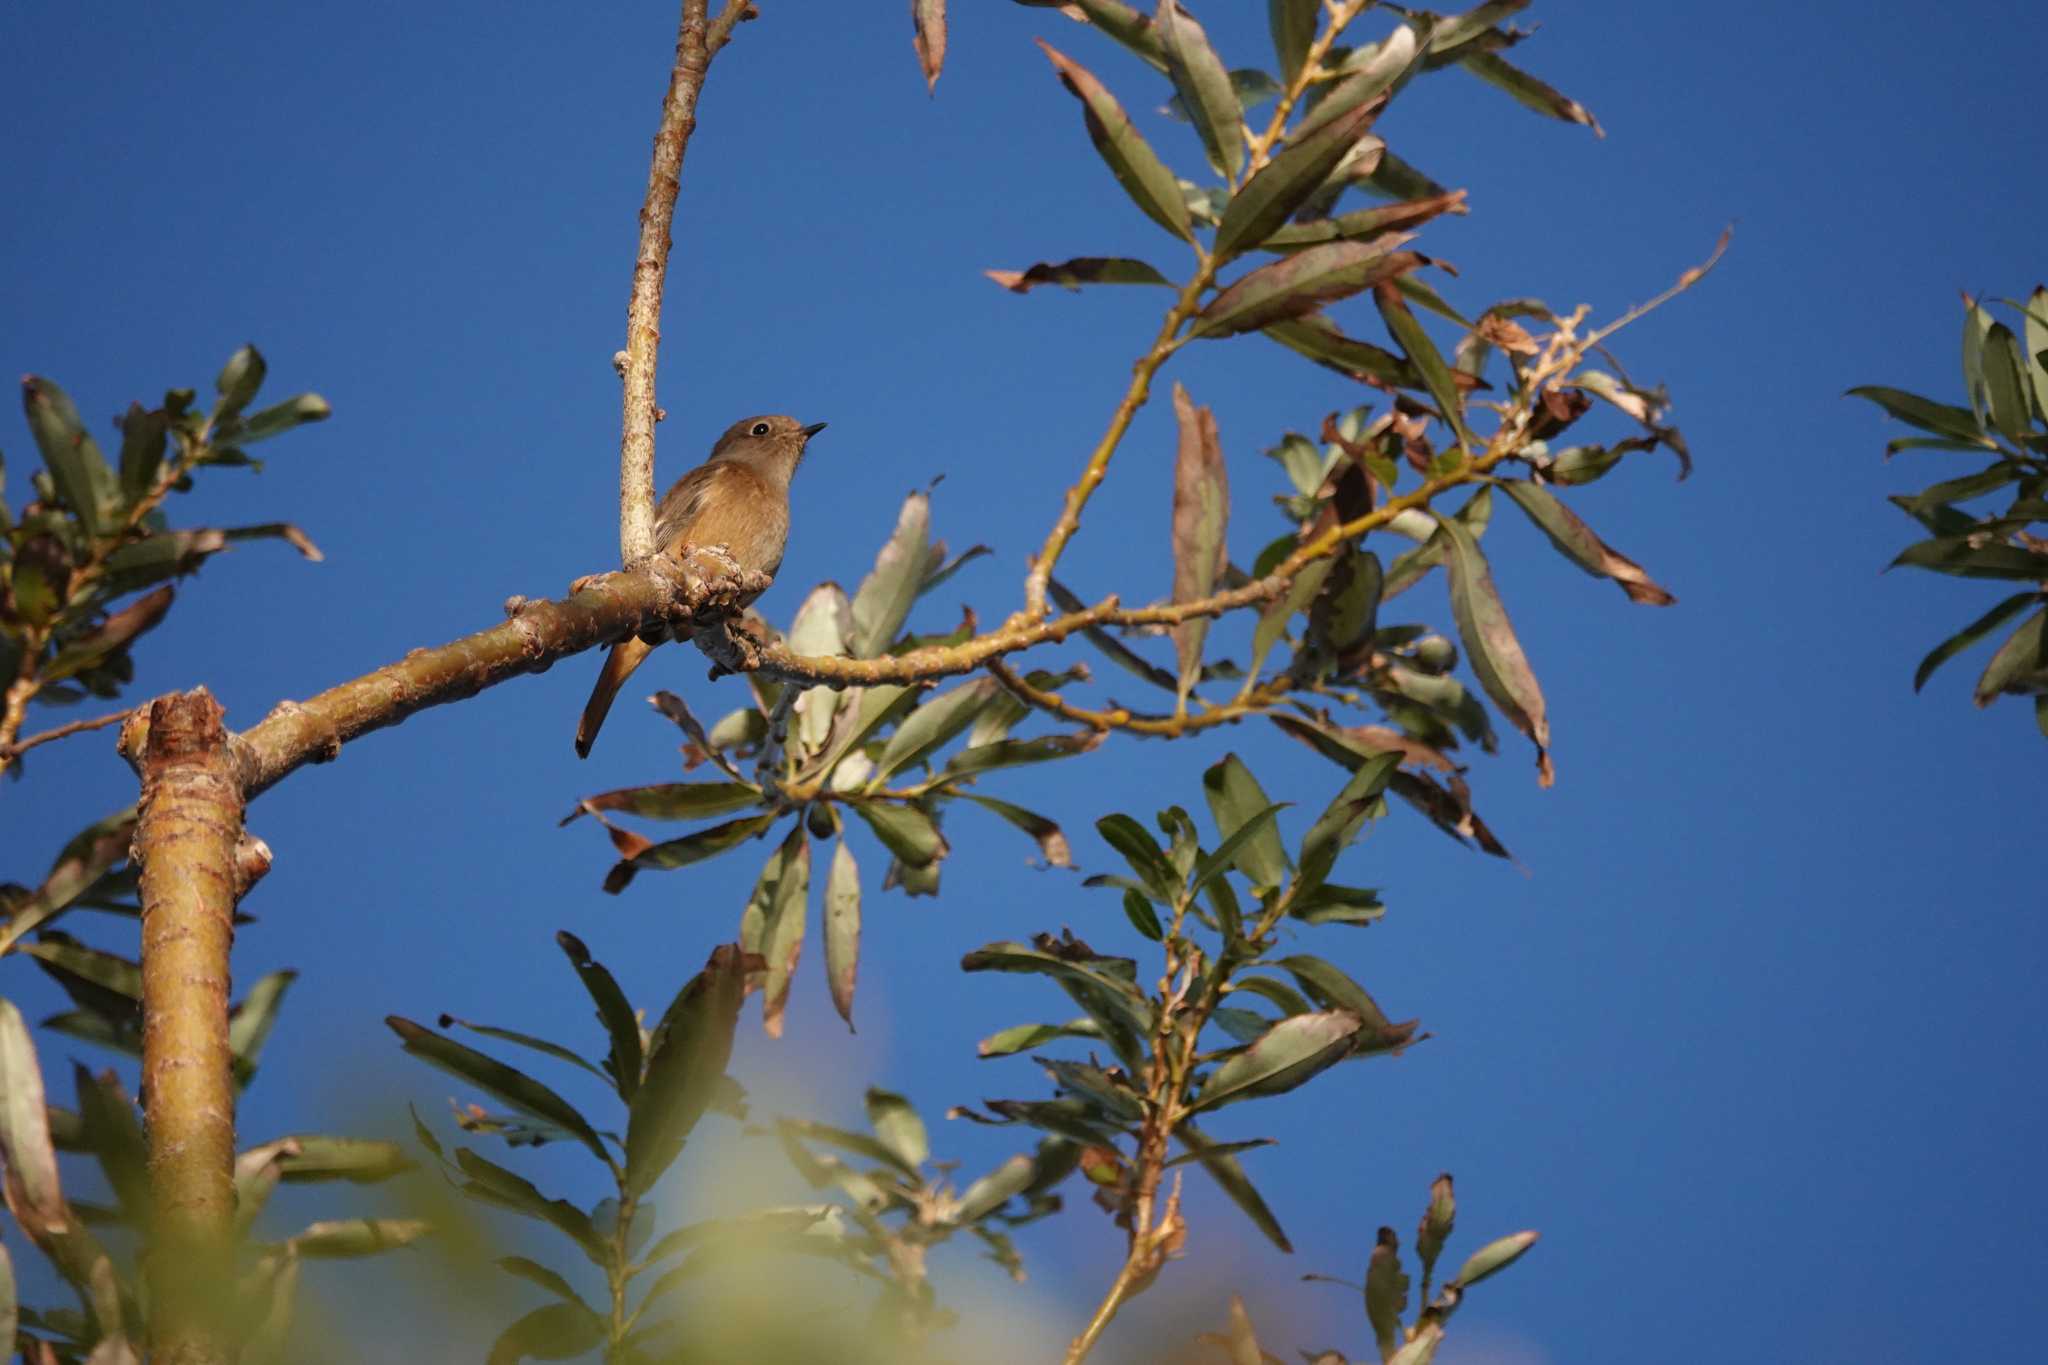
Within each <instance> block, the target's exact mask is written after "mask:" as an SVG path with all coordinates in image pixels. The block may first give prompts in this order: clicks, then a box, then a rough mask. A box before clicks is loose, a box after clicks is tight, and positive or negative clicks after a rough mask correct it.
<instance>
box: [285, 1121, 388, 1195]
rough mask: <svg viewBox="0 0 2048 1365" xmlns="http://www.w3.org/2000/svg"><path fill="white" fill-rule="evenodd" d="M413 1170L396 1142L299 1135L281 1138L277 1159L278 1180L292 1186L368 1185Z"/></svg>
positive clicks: (314, 1134)
mask: <svg viewBox="0 0 2048 1365" xmlns="http://www.w3.org/2000/svg"><path fill="white" fill-rule="evenodd" d="M412 1168H413V1162H412V1159H411V1158H410V1157H408V1156H406V1154H405V1150H404V1149H403V1148H402V1147H400V1146H399V1145H398V1144H397V1143H395V1142H384V1141H380V1140H378V1139H375V1138H354V1137H329V1136H325V1135H323V1134H319V1133H298V1134H294V1135H293V1136H291V1137H289V1138H286V1139H284V1146H283V1148H282V1150H281V1151H280V1152H279V1153H278V1156H277V1169H278V1174H279V1177H280V1178H281V1179H282V1180H284V1181H285V1183H287V1184H291V1185H317V1184H323V1183H325V1182H327V1181H331V1180H345V1181H347V1182H348V1183H349V1184H351V1185H371V1184H375V1183H376V1182H377V1181H380V1180H388V1179H390V1178H391V1177H392V1176H394V1175H402V1174H404V1173H405V1172H406V1171H409V1170H411V1169H412Z"/></svg>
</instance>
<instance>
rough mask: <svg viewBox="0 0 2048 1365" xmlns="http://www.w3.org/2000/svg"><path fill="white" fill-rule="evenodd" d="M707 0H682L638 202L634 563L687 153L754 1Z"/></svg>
mask: <svg viewBox="0 0 2048 1365" xmlns="http://www.w3.org/2000/svg"><path fill="white" fill-rule="evenodd" d="M708 11H709V0H683V17H682V23H681V25H680V26H679V28H678V30H677V33H676V60H675V66H674V67H673V68H672V69H671V71H670V73H669V81H668V94H667V96H666V97H664V98H663V100H662V104H661V124H660V126H659V127H658V128H657V129H656V130H655V134H654V156H653V159H652V161H651V163H650V164H649V166H648V169H647V198H646V200H645V202H644V203H642V205H641V207H640V246H639V250H638V252H637V253H636V254H635V256H634V258H633V290H632V294H631V296H630V297H629V298H628V300H627V303H626V349H625V350H623V351H621V352H619V355H618V357H617V359H616V360H615V362H614V363H616V364H617V365H618V368H619V378H620V380H621V381H622V383H621V387H622V389H623V395H622V409H623V411H622V414H621V417H620V435H619V557H620V562H621V563H623V564H625V565H627V566H628V567H631V566H632V565H635V564H639V563H640V562H641V561H643V560H645V559H646V558H647V557H648V556H649V555H651V554H653V553H654V548H655V547H654V424H655V423H656V422H658V421H660V420H661V410H660V408H658V407H657V406H656V404H655V401H654V371H655V361H656V358H657V357H658V355H659V353H660V351H661V294H662V287H663V285H664V283H665V282H666V280H667V277H668V256H669V249H670V247H671V246H672V245H673V238H672V236H671V230H672V229H673V227H674V225H675V218H676V193H677V191H678V190H680V189H681V188H682V174H683V153H684V151H685V150H687V149H688V147H689V145H690V135H691V134H692V133H694V132H695V131H696V130H697V95H698V93H699V92H700V91H701V90H702V89H703V88H704V76H705V73H706V72H707V71H708V70H709V69H710V67H711V58H712V56H713V55H714V54H716V53H717V51H718V50H719V49H720V48H722V47H724V46H725V44H726V43H727V41H729V40H730V39H731V37H732V30H733V27H734V26H735V25H736V24H738V23H739V22H740V21H741V20H742V19H751V18H753V17H754V14H755V10H754V7H753V5H752V4H751V3H750V0H726V5H725V7H724V8H723V9H721V10H720V11H719V14H718V18H717V19H715V20H711V19H707V18H706V15H707V13H708Z"/></svg>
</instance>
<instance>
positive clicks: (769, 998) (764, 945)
mask: <svg viewBox="0 0 2048 1365" xmlns="http://www.w3.org/2000/svg"><path fill="white" fill-rule="evenodd" d="M810 891H811V845H810V841H809V840H808V839H807V838H805V837H804V827H803V826H802V825H801V824H797V825H794V826H792V827H791V828H790V831H789V834H788V837H786V838H785V839H784V840H783V841H782V856H781V858H780V859H779V860H778V870H777V874H776V877H775V883H774V886H773V887H772V889H771V890H770V893H769V895H768V897H767V899H766V903H765V904H764V905H763V906H762V907H761V916H760V921H759V924H760V928H759V938H758V946H757V941H756V940H754V939H753V937H752V935H751V934H750V933H749V932H747V931H746V930H743V931H742V933H741V936H740V938H741V943H742V944H743V946H745V947H746V948H748V949H750V950H752V951H756V952H759V953H760V954H761V956H762V957H764V958H766V959H767V961H768V973H767V977H766V979H765V981H764V982H763V984H762V987H761V1027H762V1028H763V1029H764V1030H766V1032H767V1034H768V1036H769V1037H770V1038H780V1037H781V1036H782V1014H783V1011H784V1010H785V1009H786V1008H788V1005H789V986H790V982H791V981H792V980H793V979H794V978H795V976H796V964H797V959H798V958H800V957H801V956H802V955H803V950H804V928H805V925H806V924H807V923H808V920H809V915H810ZM748 908H749V911H750V912H751V910H752V908H753V907H752V906H749V907H748ZM749 917H750V918H751V914H750V916H749ZM751 927H752V926H751V925H749V926H748V929H751Z"/></svg>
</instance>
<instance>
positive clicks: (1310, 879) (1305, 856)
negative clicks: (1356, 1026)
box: [1299, 752, 1401, 1003]
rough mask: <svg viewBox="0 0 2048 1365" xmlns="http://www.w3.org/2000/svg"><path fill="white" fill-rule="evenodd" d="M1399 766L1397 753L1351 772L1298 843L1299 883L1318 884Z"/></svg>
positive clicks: (1377, 758) (1366, 762) (1361, 823)
mask: <svg viewBox="0 0 2048 1365" xmlns="http://www.w3.org/2000/svg"><path fill="white" fill-rule="evenodd" d="M1400 766H1401V755H1400V754H1399V753H1398V752H1394V753H1384V754H1380V755H1377V756H1376V757H1373V758H1369V759H1366V760H1365V761H1364V762H1362V763H1360V764H1359V765H1358V766H1357V767H1356V768H1355V769H1354V770H1353V771H1352V774H1351V778H1350V780H1349V781H1347V782H1346V783H1345V784H1344V787H1343V790H1341V791H1339V792H1338V793H1337V796H1336V799H1335V800H1333V801H1331V802H1330V804H1329V805H1328V806H1326V807H1325V808H1324V809H1323V813H1322V814H1321V815H1318V816H1317V817H1316V822H1315V823H1314V824H1313V825H1311V826H1309V831H1308V834H1307V835H1306V836H1304V837H1303V839H1302V841H1301V876H1300V878H1299V881H1300V882H1301V883H1302V884H1303V885H1304V886H1306V887H1308V888H1310V889H1313V888H1314V887H1317V886H1320V885H1322V882H1323V879H1324V878H1326V877H1328V876H1329V875H1330V871H1331V869H1332V868H1334V867H1335V866H1336V865H1337V855H1338V854H1340V853H1342V852H1343V851H1344V850H1345V849H1346V848H1347V847H1349V846H1350V845H1351V843H1352V842H1353V841H1354V840H1356V839H1357V838H1358V831H1359V829H1360V828H1361V827H1362V826H1363V825H1364V823H1365V821H1366V819H1367V818H1368V817H1369V816H1371V815H1372V813H1373V811H1374V810H1375V809H1377V808H1378V807H1379V806H1380V805H1381V793H1383V792H1384V791H1386V789H1387V783H1388V782H1389V781H1391V780H1392V779H1393V776H1394V770H1395V769H1396V768H1398V767H1400ZM1340 1003H1341V1002H1340Z"/></svg>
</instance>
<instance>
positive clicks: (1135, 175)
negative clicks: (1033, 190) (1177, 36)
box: [1038, 10, 1194, 241]
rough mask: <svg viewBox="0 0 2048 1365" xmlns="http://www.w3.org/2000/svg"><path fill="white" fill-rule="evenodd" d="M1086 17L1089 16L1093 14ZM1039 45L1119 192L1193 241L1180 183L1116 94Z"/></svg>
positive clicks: (1047, 46)
mask: <svg viewBox="0 0 2048 1365" xmlns="http://www.w3.org/2000/svg"><path fill="white" fill-rule="evenodd" d="M1090 17H1091V18H1092V17H1094V15H1093V11H1092V10H1091V12H1090ZM1038 45H1039V46H1040V47H1041V48H1044V49H1045V55H1046V56H1047V57H1048V58H1050V59H1051V60H1052V64H1053V69H1054V70H1056V71H1058V72H1059V76H1060V81H1061V83H1062V84H1064V85H1065V86H1066V87H1067V89H1068V90H1069V91H1071V92H1072V93H1073V95H1074V97H1075V98H1076V99H1078V100H1080V101H1081V107H1082V110H1083V112H1084V116H1085V118H1086V121H1087V126H1088V139H1089V141H1091V142H1093V143H1094V144H1095V150H1096V152H1097V153H1099V154H1100V155H1101V157H1102V159H1103V161H1104V162H1106V163H1107V164H1108V166H1109V169H1110V173H1111V174H1113V175H1114V176H1115V177H1116V180H1117V183H1118V184H1119V185H1122V186H1123V187H1124V193H1126V194H1128V195H1130V197H1131V199H1132V201H1133V202H1135V203H1136V204H1137V206H1138V207H1139V208H1140V209H1141V210H1143V211H1144V214H1145V216H1146V217H1148V218H1150V219H1151V220H1152V221H1153V222H1155V223H1157V224H1159V226H1161V227H1163V228H1165V229H1166V230H1167V231H1168V232H1170V233H1172V234H1173V235H1174V236H1176V237H1180V238H1184V239H1186V240H1189V241H1192V240H1193V239H1194V233H1193V230H1192V229H1191V227H1190V225H1189V219H1188V205H1187V200H1186V199H1184V198H1182V197H1181V192H1180V185H1179V183H1178V182H1177V181H1176V180H1175V179H1174V175H1173V172H1172V171H1170V170H1168V169H1167V168H1166V164H1165V163H1164V162H1162V161H1161V160H1160V159H1159V157H1158V155H1157V154H1155V153H1154V152H1153V150H1152V148H1151V147H1150V146H1148V145H1147V144H1146V142H1145V139H1144V138H1143V137H1141V136H1139V134H1138V130H1137V128H1136V127H1134V126H1133V125H1132V123H1131V118H1130V115H1128V114H1126V113H1125V112H1124V108H1123V106H1122V105H1121V104H1119V103H1117V100H1116V96H1114V95H1112V94H1110V93H1109V91H1108V90H1107V89H1105V88H1104V87H1103V85H1102V82H1100V81H1098V80H1096V79H1095V77H1094V76H1093V75H1091V74H1090V73H1089V72H1088V70H1087V69H1086V68H1084V67H1082V66H1081V65H1079V64H1078V63H1076V62H1073V61H1070V60H1068V59H1067V58H1066V57H1065V56H1064V55H1062V54H1061V53H1060V52H1059V51H1058V50H1057V49H1055V48H1054V47H1053V46H1052V45H1051V44H1050V43H1047V42H1046V41H1044V40H1043V39H1040V40H1039V43H1038ZM1162 54H1163V49H1162Z"/></svg>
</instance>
